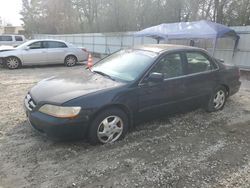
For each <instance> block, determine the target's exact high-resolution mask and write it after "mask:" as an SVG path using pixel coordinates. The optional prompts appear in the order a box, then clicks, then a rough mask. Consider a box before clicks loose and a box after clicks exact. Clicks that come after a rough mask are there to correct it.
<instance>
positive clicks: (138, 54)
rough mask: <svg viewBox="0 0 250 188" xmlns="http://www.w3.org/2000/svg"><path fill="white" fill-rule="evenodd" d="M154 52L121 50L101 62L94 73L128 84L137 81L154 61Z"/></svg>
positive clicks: (95, 67)
mask: <svg viewBox="0 0 250 188" xmlns="http://www.w3.org/2000/svg"><path fill="white" fill-rule="evenodd" d="M156 56H157V54H156V53H154V52H149V51H143V50H121V51H118V52H116V53H114V54H112V55H110V56H109V57H107V58H105V59H103V60H101V61H99V62H98V63H97V64H95V65H94V67H93V68H92V71H93V72H96V73H101V74H102V75H107V76H109V77H111V78H114V79H119V80H122V81H126V82H131V81H134V80H136V79H137V78H138V77H139V76H140V75H141V74H142V73H143V72H144V71H145V70H146V69H147V68H148V67H149V66H150V65H151V64H152V63H153V61H154V59H155V57H156Z"/></svg>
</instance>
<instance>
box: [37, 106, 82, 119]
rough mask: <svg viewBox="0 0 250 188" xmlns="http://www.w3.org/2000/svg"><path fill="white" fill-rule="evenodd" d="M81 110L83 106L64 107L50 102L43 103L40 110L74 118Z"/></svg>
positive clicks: (49, 113) (52, 114) (57, 115)
mask: <svg viewBox="0 0 250 188" xmlns="http://www.w3.org/2000/svg"><path fill="white" fill-rule="evenodd" d="M80 110H81V107H64V106H55V105H50V104H45V105H43V106H42V107H41V108H40V109H39V111H40V112H42V113H44V114H48V115H51V116H54V117H58V118H74V117H76V116H77V115H78V114H79V112H80Z"/></svg>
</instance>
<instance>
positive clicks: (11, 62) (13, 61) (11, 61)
mask: <svg viewBox="0 0 250 188" xmlns="http://www.w3.org/2000/svg"><path fill="white" fill-rule="evenodd" d="M6 64H7V66H8V68H10V69H16V68H18V66H19V60H18V59H17V58H16V57H9V58H8V59H7V60H6Z"/></svg>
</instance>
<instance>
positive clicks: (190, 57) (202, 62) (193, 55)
mask: <svg viewBox="0 0 250 188" xmlns="http://www.w3.org/2000/svg"><path fill="white" fill-rule="evenodd" d="M186 56H187V63H188V65H187V68H188V74H195V73H201V72H206V71H210V70H212V69H214V66H213V64H212V63H211V62H210V60H209V59H208V58H207V57H206V56H205V55H203V54H202V53H200V52H186Z"/></svg>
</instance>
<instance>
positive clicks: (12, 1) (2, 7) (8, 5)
mask: <svg viewBox="0 0 250 188" xmlns="http://www.w3.org/2000/svg"><path fill="white" fill-rule="evenodd" d="M21 9H22V0H0V17H1V19H2V20H3V22H4V23H5V24H6V23H10V24H12V25H14V26H20V25H21V24H22V21H21V20H20V18H21V15H20V14H19V12H20V11H21Z"/></svg>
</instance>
